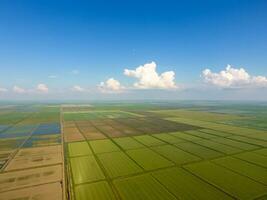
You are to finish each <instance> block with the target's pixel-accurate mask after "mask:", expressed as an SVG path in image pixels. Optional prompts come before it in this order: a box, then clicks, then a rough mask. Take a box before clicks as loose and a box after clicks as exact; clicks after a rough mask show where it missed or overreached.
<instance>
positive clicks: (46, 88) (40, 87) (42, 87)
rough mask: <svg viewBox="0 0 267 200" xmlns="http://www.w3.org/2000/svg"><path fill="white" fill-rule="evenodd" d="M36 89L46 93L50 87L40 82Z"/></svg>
mask: <svg viewBox="0 0 267 200" xmlns="http://www.w3.org/2000/svg"><path fill="white" fill-rule="evenodd" d="M36 90H37V91H38V92H45V93H46V92H48V87H47V85H45V84H43V83H40V84H38V85H37V87H36Z"/></svg>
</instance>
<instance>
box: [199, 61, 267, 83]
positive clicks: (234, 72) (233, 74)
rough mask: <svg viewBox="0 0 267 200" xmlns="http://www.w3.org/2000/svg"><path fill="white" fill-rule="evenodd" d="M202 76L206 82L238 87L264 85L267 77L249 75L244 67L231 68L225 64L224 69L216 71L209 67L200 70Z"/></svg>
mask: <svg viewBox="0 0 267 200" xmlns="http://www.w3.org/2000/svg"><path fill="white" fill-rule="evenodd" d="M202 77H203V79H204V81H205V82H206V83H210V84H212V85H215V86H218V87H222V88H240V87H249V86H250V87H255V86H257V87H265V86H267V78H266V77H264V76H251V75H250V74H249V73H248V72H246V70H245V69H244V68H239V69H236V68H233V67H231V66H230V65H227V67H226V69H225V70H222V71H220V72H218V73H215V72H212V71H211V70H210V69H205V70H203V71H202Z"/></svg>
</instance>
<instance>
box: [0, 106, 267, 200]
mask: <svg viewBox="0 0 267 200" xmlns="http://www.w3.org/2000/svg"><path fill="white" fill-rule="evenodd" d="M145 105H146V106H145ZM206 107H207V105H205V108H206ZM213 109H214V108H213ZM220 110H222V108H221V107H220ZM250 117H251V114H250V115H245V114H244V115H240V112H236V113H230V114H229V113H225V112H223V111H222V112H221V113H219V112H216V113H213V112H210V111H208V110H205V109H201V106H199V110H198V109H197V108H196V107H194V110H192V109H190V108H185V107H184V106H181V107H179V104H173V105H171V104H170V103H166V104H164V103H162V104H159V105H158V106H156V105H153V106H152V105H151V104H149V103H147V104H140V105H139V104H132V105H131V104H127V105H123V104H122V105H118V104H111V105H110V104H90V106H89V105H78V104H77V105H73V104H72V105H68V106H67V105H62V106H61V105H53V106H52V107H51V106H48V105H38V106H36V105H30V106H29V105H28V106H27V107H25V108H24V109H22V108H21V107H20V106H13V107H10V108H9V110H8V109H6V108H5V109H4V110H3V111H2V110H1V107H0V170H1V171H0V199H7V200H11V199H37V200H46V199H49V200H54V199H55V200H56V199H70V200H90V199H93V200H98V199H99V200H116V199H118V200H139V199H144V200H147V199H148V200H149V199H151V200H154V199H155V200H157V199H158V200H168V199H171V200H174V199H185V200H191V199H192V200H198V199H203V200H206V199H212V200H213V199H214V200H218V199H219V200H225V199H240V200H243V199H265V198H266V196H267V149H266V147H267V130H265V129H263V126H262V124H260V125H259V127H258V128H257V126H256V125H255V124H254V125H253V126H246V127H245V126H239V124H234V123H233V122H234V121H238V122H240V120H243V119H244V120H246V121H248V120H249V118H250ZM262 118H263V117H262V116H261V119H262ZM253 120H255V119H254V118H253ZM228 122H229V123H228ZM230 122H231V123H230ZM248 124H250V123H248ZM37 191H38V192H37ZM51 193H52V194H53V195H51Z"/></svg>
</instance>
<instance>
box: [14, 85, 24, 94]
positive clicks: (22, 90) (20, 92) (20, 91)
mask: <svg viewBox="0 0 267 200" xmlns="http://www.w3.org/2000/svg"><path fill="white" fill-rule="evenodd" d="M13 91H14V92H15V93H18V94H23V93H25V92H26V90H25V89H24V88H21V87H19V86H16V85H15V86H14V87H13Z"/></svg>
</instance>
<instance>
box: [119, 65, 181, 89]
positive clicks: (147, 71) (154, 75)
mask: <svg viewBox="0 0 267 200" xmlns="http://www.w3.org/2000/svg"><path fill="white" fill-rule="evenodd" d="M156 68H157V65H156V63H155V62H151V63H147V64H144V65H140V66H139V67H137V68H136V69H135V70H129V69H125V70H124V75H126V76H129V77H133V78H136V79H138V81H137V82H136V83H134V87H135V88H138V89H174V88H177V85H176V84H175V81H174V80H175V73H174V71H167V72H164V73H162V74H158V72H157V71H156Z"/></svg>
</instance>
